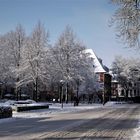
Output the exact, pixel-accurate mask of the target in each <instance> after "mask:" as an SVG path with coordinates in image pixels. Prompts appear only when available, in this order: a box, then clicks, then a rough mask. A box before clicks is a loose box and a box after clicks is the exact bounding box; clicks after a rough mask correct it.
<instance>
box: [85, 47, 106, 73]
mask: <svg viewBox="0 0 140 140" xmlns="http://www.w3.org/2000/svg"><path fill="white" fill-rule="evenodd" d="M85 52H86V53H89V57H90V58H92V59H93V67H94V68H95V73H105V72H107V71H106V70H105V69H104V66H103V65H102V62H101V59H99V58H98V57H97V56H96V55H95V53H94V52H93V50H92V49H86V50H85Z"/></svg>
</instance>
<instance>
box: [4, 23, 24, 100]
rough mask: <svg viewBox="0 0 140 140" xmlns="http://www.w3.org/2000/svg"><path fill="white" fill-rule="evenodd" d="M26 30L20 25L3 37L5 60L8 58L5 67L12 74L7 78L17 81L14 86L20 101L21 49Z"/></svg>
mask: <svg viewBox="0 0 140 140" xmlns="http://www.w3.org/2000/svg"><path fill="white" fill-rule="evenodd" d="M25 40H26V39H25V30H24V29H23V27H22V26H21V25H20V24H19V25H17V27H16V29H15V30H14V31H10V32H8V33H7V34H5V35H4V36H3V37H1V46H2V52H3V53H4V52H5V51H7V52H5V53H4V54H5V56H3V58H6V60H7V61H5V65H7V64H9V65H7V69H9V70H10V71H9V72H10V73H9V75H7V76H10V77H12V76H13V78H14V79H15V80H14V81H13V82H14V85H15V93H16V97H17V100H18V97H19V89H18V86H17V83H18V82H19V79H20V77H19V72H18V71H19V67H20V63H21V53H22V52H21V49H22V48H23V47H24V45H25Z"/></svg>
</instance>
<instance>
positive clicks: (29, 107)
mask: <svg viewBox="0 0 140 140" xmlns="http://www.w3.org/2000/svg"><path fill="white" fill-rule="evenodd" d="M46 108H49V105H48V104H42V105H40V104H39V105H33V106H31V105H26V106H15V110H16V111H17V112H21V111H28V110H36V109H46Z"/></svg>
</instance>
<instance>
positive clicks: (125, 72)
mask: <svg viewBox="0 0 140 140" xmlns="http://www.w3.org/2000/svg"><path fill="white" fill-rule="evenodd" d="M112 71H113V74H115V75H116V78H117V80H118V81H119V83H120V84H121V86H122V87H123V88H124V89H125V90H126V96H127V90H128V89H129V86H130V85H129V84H130V83H132V82H136V81H138V80H140V60H139V59H134V58H131V59H125V58H123V57H121V56H117V57H116V58H115V60H114V62H113V63H112Z"/></svg>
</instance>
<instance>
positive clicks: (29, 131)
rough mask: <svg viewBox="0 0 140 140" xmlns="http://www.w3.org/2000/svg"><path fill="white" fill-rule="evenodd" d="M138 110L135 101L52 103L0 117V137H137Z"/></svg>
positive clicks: (0, 139) (12, 139) (25, 139)
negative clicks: (88, 103)
mask: <svg viewBox="0 0 140 140" xmlns="http://www.w3.org/2000/svg"><path fill="white" fill-rule="evenodd" d="M139 113H140V105H139V104H116V105H110V104H106V105H105V106H102V105H100V104H99V105H85V106H84V105H80V106H79V107H73V106H72V105H69V106H65V105H64V109H61V108H60V106H57V105H52V106H50V109H48V110H47V111H46V110H39V111H29V112H26V113H25V112H22V113H16V112H15V113H14V114H13V118H12V119H7V121H6V120H5V119H4V120H5V121H1V120H0V140H32V139H34V140H39V139H46V140H48V139H52V140H55V139H60V140H62V139H65V140H68V139H72V140H74V139H85V140H86V139H88V140H89V139H91V140H92V139H95V140H98V139H101V140H102V139H107V140H109V139H112V140H114V139H118V140H119V139H120V140H122V139H127V140H128V139H133V140H138V139H139V138H140V136H138V133H139V132H138V131H139V128H137V127H138V126H137V125H138V122H139V118H140V116H139Z"/></svg>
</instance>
